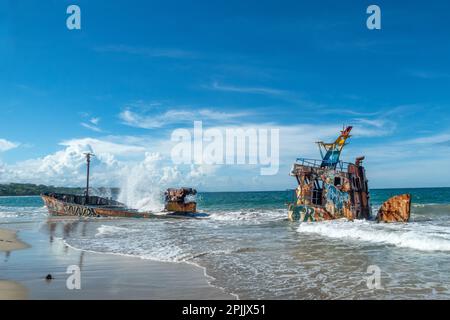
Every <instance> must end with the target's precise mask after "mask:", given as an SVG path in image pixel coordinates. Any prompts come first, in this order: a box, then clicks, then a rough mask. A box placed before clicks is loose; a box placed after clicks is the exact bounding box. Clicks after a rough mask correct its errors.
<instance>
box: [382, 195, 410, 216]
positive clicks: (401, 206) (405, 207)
mask: <svg viewBox="0 0 450 320" xmlns="http://www.w3.org/2000/svg"><path fill="white" fill-rule="evenodd" d="M410 210H411V195H409V194H401V195H397V196H394V197H392V198H390V199H389V200H387V201H386V202H385V203H383V205H382V206H381V208H380V209H379V210H378V215H377V220H378V222H408V221H409V217H410Z"/></svg>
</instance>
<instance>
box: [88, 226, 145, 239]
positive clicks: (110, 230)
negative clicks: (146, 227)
mask: <svg viewBox="0 0 450 320" xmlns="http://www.w3.org/2000/svg"><path fill="white" fill-rule="evenodd" d="M97 231H98V232H97V233H96V234H95V236H96V237H100V236H105V235H114V234H118V233H129V232H139V231H140V230H138V229H131V228H124V227H117V226H107V225H102V226H100V227H98V228H97Z"/></svg>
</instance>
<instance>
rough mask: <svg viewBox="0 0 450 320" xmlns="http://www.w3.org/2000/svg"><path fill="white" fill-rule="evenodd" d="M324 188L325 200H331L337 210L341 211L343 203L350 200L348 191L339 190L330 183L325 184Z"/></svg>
mask: <svg viewBox="0 0 450 320" xmlns="http://www.w3.org/2000/svg"><path fill="white" fill-rule="evenodd" d="M325 190H326V196H327V200H328V201H329V202H331V203H332V204H333V205H334V207H335V208H336V209H337V210H338V211H341V210H342V209H343V208H344V204H345V203H347V202H349V201H350V197H349V195H348V193H345V192H342V191H340V190H339V189H338V188H336V187H335V186H333V185H331V184H325Z"/></svg>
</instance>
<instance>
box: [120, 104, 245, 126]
mask: <svg viewBox="0 0 450 320" xmlns="http://www.w3.org/2000/svg"><path fill="white" fill-rule="evenodd" d="M248 115H249V113H247V112H220V111H215V110H211V109H201V110H194V111H192V110H184V109H181V108H179V109H178V108H177V109H171V110H168V111H165V112H163V113H159V114H158V113H157V112H156V111H155V110H153V112H151V113H138V112H134V111H132V110H130V109H126V110H124V111H122V112H121V113H120V114H119V118H120V119H121V120H122V122H123V123H124V124H126V125H128V126H132V127H136V128H143V129H155V128H162V127H164V126H166V125H170V124H186V123H189V122H193V121H199V120H212V121H231V120H233V119H237V118H240V117H245V116H248Z"/></svg>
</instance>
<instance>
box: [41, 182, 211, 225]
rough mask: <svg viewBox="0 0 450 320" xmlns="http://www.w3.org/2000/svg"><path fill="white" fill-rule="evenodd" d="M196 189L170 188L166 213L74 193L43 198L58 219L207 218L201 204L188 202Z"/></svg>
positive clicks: (49, 194) (50, 195)
mask: <svg viewBox="0 0 450 320" xmlns="http://www.w3.org/2000/svg"><path fill="white" fill-rule="evenodd" d="M195 193H196V191H195V190H194V189H189V188H183V189H169V190H168V192H166V207H165V210H166V212H165V213H164V214H155V213H152V212H139V211H137V210H135V209H131V208H128V207H127V206H126V205H125V204H123V203H120V202H118V201H115V200H111V199H106V198H102V197H97V196H88V197H86V196H84V195H83V196H81V195H71V194H56V193H48V194H43V195H41V197H42V200H43V201H44V203H45V205H46V207H47V209H48V211H49V213H50V214H52V215H58V216H79V217H121V218H186V217H204V216H207V215H206V214H196V209H197V208H196V206H197V204H196V203H195V201H193V200H188V196H190V195H195Z"/></svg>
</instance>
